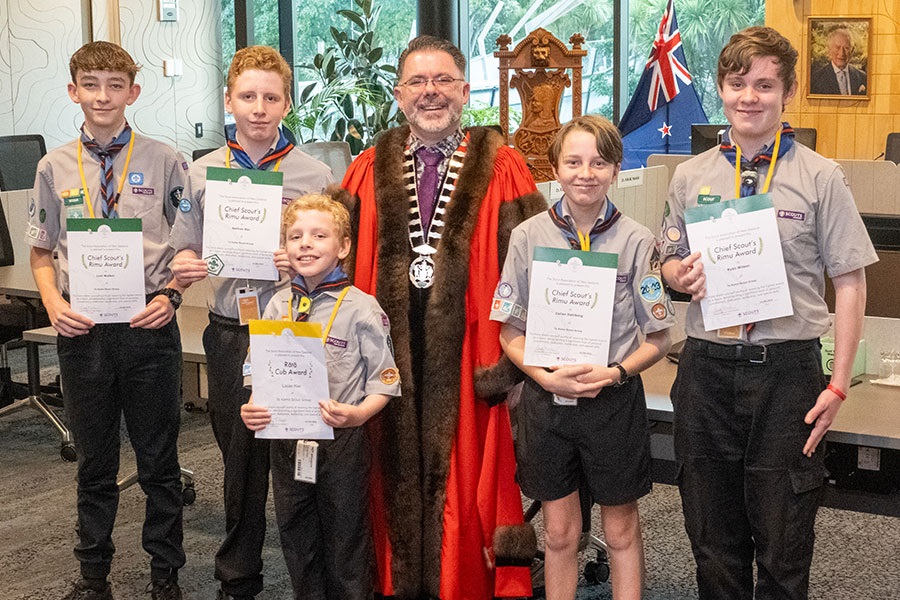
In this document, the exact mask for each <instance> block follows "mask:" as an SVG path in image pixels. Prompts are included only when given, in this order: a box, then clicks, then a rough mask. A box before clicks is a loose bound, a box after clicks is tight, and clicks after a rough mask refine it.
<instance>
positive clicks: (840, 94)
mask: <svg viewBox="0 0 900 600" xmlns="http://www.w3.org/2000/svg"><path fill="white" fill-rule="evenodd" d="M871 30H872V19H871V18H850V17H848V18H844V17H809V30H808V36H807V39H808V44H809V65H808V71H807V72H808V74H809V94H808V97H810V98H830V99H833V100H868V99H869V76H868V63H869V57H870V56H871V55H872V52H871V50H872V48H871V35H870V33H871Z"/></svg>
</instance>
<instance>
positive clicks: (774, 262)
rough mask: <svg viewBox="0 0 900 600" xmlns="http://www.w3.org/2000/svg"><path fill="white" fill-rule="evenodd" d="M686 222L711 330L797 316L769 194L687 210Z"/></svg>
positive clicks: (703, 304) (707, 323)
mask: <svg viewBox="0 0 900 600" xmlns="http://www.w3.org/2000/svg"><path fill="white" fill-rule="evenodd" d="M684 221H685V225H686V227H687V235H688V240H689V242H690V247H691V252H698V251H699V252H701V253H702V257H701V260H702V261H703V272H704V273H705V274H706V297H705V298H703V299H702V300H701V301H700V309H701V311H702V313H703V325H704V327H705V328H706V330H707V331H713V330H716V329H721V328H723V327H731V326H733V325H745V324H747V323H755V322H757V321H765V320H768V319H776V318H778V317H786V316H789V315H792V314H793V313H794V310H793V307H792V306H791V295H790V290H789V289H788V282H787V273H786V272H785V270H784V258H783V256H782V254H781V237H780V236H779V235H778V225H777V223H776V222H775V208H774V207H773V206H772V200H771V199H770V198H769V195H768V194H759V195H756V196H748V197H746V198H740V199H737V200H729V201H727V202H719V203H716V204H705V205H701V206H696V207H694V208H689V209H688V210H686V211H685V213H684Z"/></svg>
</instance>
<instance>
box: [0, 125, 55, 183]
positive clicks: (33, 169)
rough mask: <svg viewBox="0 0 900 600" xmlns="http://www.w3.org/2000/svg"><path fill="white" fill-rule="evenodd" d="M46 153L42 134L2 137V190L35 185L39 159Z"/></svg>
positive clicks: (0, 176) (0, 170) (0, 166)
mask: <svg viewBox="0 0 900 600" xmlns="http://www.w3.org/2000/svg"><path fill="white" fill-rule="evenodd" d="M45 154H47V147H46V146H45V145H44V137H43V136H41V135H37V134H28V135H8V136H3V137H0V191H4V192H5V191H8V190H27V189H31V188H32V187H34V176H35V174H36V173H37V165H38V161H40V160H41V157H42V156H44V155H45Z"/></svg>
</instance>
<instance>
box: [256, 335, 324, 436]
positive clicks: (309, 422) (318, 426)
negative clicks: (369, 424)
mask: <svg viewBox="0 0 900 600" xmlns="http://www.w3.org/2000/svg"><path fill="white" fill-rule="evenodd" d="M250 368H251V370H252V373H253V403H254V404H256V405H258V406H264V407H266V408H268V409H269V413H270V414H271V415H272V421H271V423H269V425H268V426H266V428H265V429H261V430H259V431H257V432H256V437H258V438H267V439H290V440H298V439H302V440H333V439H334V430H333V429H332V428H331V426H329V425H326V424H325V421H323V420H322V413H321V411H320V409H319V401H320V400H328V399H329V398H330V397H331V396H330V394H329V392H328V371H327V370H326V368H325V348H324V347H323V346H322V326H321V325H320V324H319V323H296V322H293V321H250Z"/></svg>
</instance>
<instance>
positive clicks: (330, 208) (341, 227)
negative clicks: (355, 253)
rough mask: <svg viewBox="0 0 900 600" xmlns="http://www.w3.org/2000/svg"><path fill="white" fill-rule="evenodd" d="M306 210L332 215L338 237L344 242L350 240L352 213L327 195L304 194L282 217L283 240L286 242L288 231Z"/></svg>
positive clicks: (292, 203)
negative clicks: (298, 214)
mask: <svg viewBox="0 0 900 600" xmlns="http://www.w3.org/2000/svg"><path fill="white" fill-rule="evenodd" d="M306 210H318V211H320V212H323V213H327V214H329V215H331V218H332V219H334V226H335V229H336V230H337V233H338V237H339V238H340V239H341V241H343V240H349V239H350V213H349V212H347V209H346V208H344V205H343V204H341V203H340V202H336V201H334V200H332V199H331V197H329V196H326V195H325V194H304V195H302V196H300V197H299V198H297V199H296V200H294V201H292V202H291V203H290V204H288V205H287V208H285V209H284V213H283V214H282V216H281V240H282V242H284V240H285V237H286V235H287V230H288V229H289V228H290V226H291V225H293V224H294V221H296V220H297V213H299V212H303V211H306Z"/></svg>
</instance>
